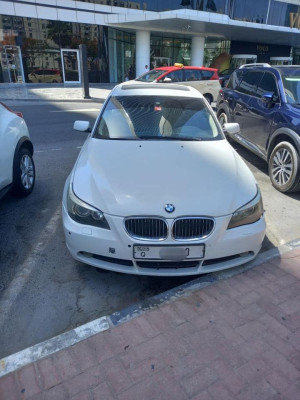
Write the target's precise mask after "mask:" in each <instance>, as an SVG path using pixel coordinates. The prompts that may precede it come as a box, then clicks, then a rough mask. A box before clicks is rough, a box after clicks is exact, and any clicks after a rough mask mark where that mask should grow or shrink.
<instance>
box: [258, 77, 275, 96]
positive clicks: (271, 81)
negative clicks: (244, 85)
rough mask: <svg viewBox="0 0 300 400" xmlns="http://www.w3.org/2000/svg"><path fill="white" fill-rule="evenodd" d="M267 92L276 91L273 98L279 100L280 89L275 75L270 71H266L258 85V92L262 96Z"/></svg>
mask: <svg viewBox="0 0 300 400" xmlns="http://www.w3.org/2000/svg"><path fill="white" fill-rule="evenodd" d="M265 93H274V95H273V98H274V100H275V101H277V100H278V98H279V97H278V89H277V83H276V79H275V76H274V75H273V74H271V73H270V72H266V73H265V74H264V76H263V78H262V80H261V81H260V83H259V85H258V87H257V94H258V96H259V97H262V96H263V95H264V94H265Z"/></svg>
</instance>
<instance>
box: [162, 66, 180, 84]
mask: <svg viewBox="0 0 300 400" xmlns="http://www.w3.org/2000/svg"><path fill="white" fill-rule="evenodd" d="M165 78H171V79H172V82H182V81H183V70H182V69H179V70H177V71H172V72H170V73H169V74H168V75H166V76H165Z"/></svg>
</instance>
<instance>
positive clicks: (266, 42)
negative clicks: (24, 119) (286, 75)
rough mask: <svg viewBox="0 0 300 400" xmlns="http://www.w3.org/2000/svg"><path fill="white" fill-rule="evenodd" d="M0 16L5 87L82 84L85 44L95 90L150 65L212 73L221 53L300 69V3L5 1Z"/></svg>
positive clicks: (1, 75) (0, 78)
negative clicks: (189, 67) (181, 66)
mask: <svg viewBox="0 0 300 400" xmlns="http://www.w3.org/2000/svg"><path fill="white" fill-rule="evenodd" d="M25 3H26V4H25ZM0 9H1V10H5V11H6V14H5V15H3V14H2V15H0V83H12V84H14V83H53V84H55V83H56V84H60V83H64V84H80V76H81V74H80V68H81V65H80V61H79V60H80V58H79V51H78V49H79V45H80V44H86V46H87V55H88V74H89V81H90V83H109V82H111V83H115V82H121V81H123V80H125V79H127V77H129V75H130V77H134V76H136V75H138V74H140V73H142V72H143V70H144V66H145V65H149V67H150V68H153V67H155V66H156V67H157V66H164V65H173V64H174V63H175V62H180V63H183V64H185V65H191V64H194V65H206V66H210V64H211V63H212V62H213V60H214V59H215V58H216V57H217V56H218V55H220V54H222V53H227V54H230V55H231V56H236V57H237V56H238V55H243V54H244V55H245V54H246V55H251V56H253V60H254V59H255V57H256V61H257V62H271V61H272V62H273V61H274V60H276V59H278V60H281V61H282V62H289V63H290V62H291V61H290V59H291V57H292V59H293V61H292V62H293V63H296V64H298V63H300V61H299V60H300V5H297V4H296V1H295V0H260V1H259V2H257V3H256V4H255V7H253V1H252V0H238V1H237V0H165V1H161V0H148V1H147V0H143V1H119V0H118V1H112V0H89V1H76V2H75V1H69V2H68V4H67V6H65V5H64V2H56V5H53V1H51V0H43V1H39V0H36V1H35V2H27V1H17V0H15V1H8V0H0ZM174 10H175V11H174ZM2 12H3V11H2ZM91 22H92V23H91ZM250 38H251V42H250V41H249V39H250ZM287 59H288V61H286V60H287Z"/></svg>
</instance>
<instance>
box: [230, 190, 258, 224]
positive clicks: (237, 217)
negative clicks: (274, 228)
mask: <svg viewBox="0 0 300 400" xmlns="http://www.w3.org/2000/svg"><path fill="white" fill-rule="evenodd" d="M263 213H264V209H263V202H262V197H261V194H260V190H259V189H257V194H256V196H255V197H254V199H253V200H251V201H250V202H249V203H247V204H245V205H244V206H243V207H241V208H239V209H238V210H236V211H235V212H234V213H233V214H232V217H231V220H230V222H229V224H228V227H227V229H231V228H235V227H237V226H241V225H248V224H253V222H256V221H258V220H259V219H260V218H261V216H262V215H263Z"/></svg>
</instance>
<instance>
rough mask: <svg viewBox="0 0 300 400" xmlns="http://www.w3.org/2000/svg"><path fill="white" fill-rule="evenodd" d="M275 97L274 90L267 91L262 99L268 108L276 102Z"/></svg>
mask: <svg viewBox="0 0 300 400" xmlns="http://www.w3.org/2000/svg"><path fill="white" fill-rule="evenodd" d="M274 97H275V96H274V92H266V93H264V94H263V96H262V99H263V101H264V102H265V103H266V106H267V107H268V108H270V107H272V105H273V104H274V103H275V98H274Z"/></svg>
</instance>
